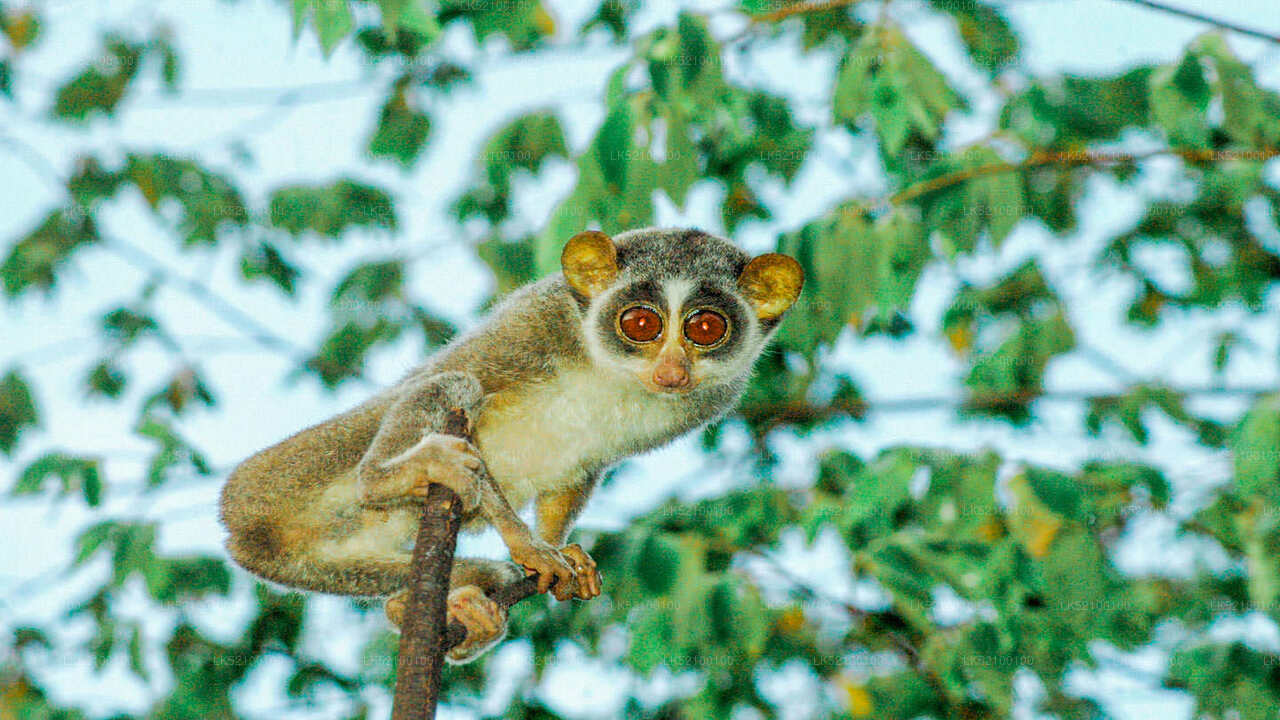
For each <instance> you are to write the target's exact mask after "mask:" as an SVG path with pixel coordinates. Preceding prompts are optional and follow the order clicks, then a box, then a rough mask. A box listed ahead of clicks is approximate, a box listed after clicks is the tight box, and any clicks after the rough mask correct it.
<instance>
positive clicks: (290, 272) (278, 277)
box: [240, 242, 301, 296]
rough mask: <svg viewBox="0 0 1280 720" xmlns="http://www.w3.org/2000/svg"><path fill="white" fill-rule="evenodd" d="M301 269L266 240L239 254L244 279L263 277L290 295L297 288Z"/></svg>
mask: <svg viewBox="0 0 1280 720" xmlns="http://www.w3.org/2000/svg"><path fill="white" fill-rule="evenodd" d="M300 274H301V271H300V270H298V268H297V267H296V266H294V265H293V264H291V263H290V262H289V261H288V260H286V259H285V257H284V255H282V254H281V253H280V249H279V248H277V247H276V246H275V245H273V244H271V243H268V242H260V243H258V244H256V245H253V246H250V247H249V248H247V249H246V250H245V252H244V254H243V255H241V256H240V276H241V277H243V278H244V279H245V280H259V279H265V280H268V281H270V282H271V283H272V284H274V285H275V286H276V287H278V288H280V290H281V291H282V292H283V293H284V294H285V295H289V296H292V295H293V294H294V292H295V291H296V290H297V281H298V276H299V275H300Z"/></svg>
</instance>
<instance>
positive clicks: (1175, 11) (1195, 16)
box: [1116, 0, 1280, 44]
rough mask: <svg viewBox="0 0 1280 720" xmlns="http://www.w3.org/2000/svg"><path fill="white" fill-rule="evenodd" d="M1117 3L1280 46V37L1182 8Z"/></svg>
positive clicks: (1137, 0)
mask: <svg viewBox="0 0 1280 720" xmlns="http://www.w3.org/2000/svg"><path fill="white" fill-rule="evenodd" d="M1116 2H1127V3H1131V4H1133V5H1141V6H1142V7H1145V8H1150V9H1152V10H1159V11H1160V12H1164V13H1169V14H1170V15H1177V16H1179V17H1184V18H1189V19H1191V20H1197V21H1199V22H1202V23H1207V24H1209V25H1213V26H1214V27H1219V28H1222V29H1223V30H1230V31H1231V32H1234V33H1240V34H1241V35H1248V36H1249V37H1255V38H1258V39H1260V40H1266V41H1267V42H1273V43H1277V44H1280V35H1273V34H1271V33H1269V32H1265V31H1263V30H1256V29H1254V28H1251V27H1245V26H1244V25H1237V24H1236V23H1233V22H1230V21H1228V20H1219V19H1218V18H1214V17H1209V16H1208V15H1204V14H1201V13H1198V12H1195V11H1193V10H1183V9H1182V8H1176V7H1172V6H1169V5H1165V4H1164V3H1159V2H1153V0H1116Z"/></svg>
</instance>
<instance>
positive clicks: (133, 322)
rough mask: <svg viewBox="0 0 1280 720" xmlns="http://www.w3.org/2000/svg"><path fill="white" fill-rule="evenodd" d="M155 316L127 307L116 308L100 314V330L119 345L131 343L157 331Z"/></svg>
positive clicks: (158, 329)
mask: <svg viewBox="0 0 1280 720" xmlns="http://www.w3.org/2000/svg"><path fill="white" fill-rule="evenodd" d="M159 331H160V326H159V324H157V323H156V320H155V318H153V317H151V316H150V315H143V314H141V313H137V312H134V311H133V310H130V309H128V308H116V309H115V310H112V311H111V312H108V313H107V314H106V315H103V316H102V332H103V334H104V335H106V336H107V337H108V338H110V339H111V340H113V341H115V342H117V343H120V344H121V345H125V346H127V345H132V344H133V343H134V342H136V341H137V340H138V338H140V337H143V336H146V335H154V334H157V333H159Z"/></svg>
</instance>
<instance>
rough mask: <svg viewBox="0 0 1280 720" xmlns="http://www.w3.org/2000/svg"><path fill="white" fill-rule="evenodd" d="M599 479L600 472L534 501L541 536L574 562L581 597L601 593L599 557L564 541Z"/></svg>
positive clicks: (572, 563)
mask: <svg viewBox="0 0 1280 720" xmlns="http://www.w3.org/2000/svg"><path fill="white" fill-rule="evenodd" d="M597 482H599V476H598V475H597V474H594V473H593V474H590V475H587V476H585V477H584V478H583V479H582V481H581V482H580V483H577V484H575V485H573V486H571V487H569V488H568V489H566V490H561V491H559V492H553V493H543V494H542V495H539V496H538V499H537V501H536V502H535V504H534V507H535V510H536V512H537V517H538V524H537V531H538V537H540V538H542V540H543V541H545V542H547V543H549V544H551V545H554V546H556V547H559V548H560V554H562V555H563V556H564V557H565V558H566V559H567V560H568V561H569V564H570V565H572V566H573V572H574V576H575V577H576V578H577V587H576V588H575V590H574V593H573V596H574V597H577V598H579V599H582V600H590V599H591V598H593V597H596V596H597V595H599V594H600V573H599V572H598V571H597V570H596V561H595V560H593V559H591V556H590V555H588V554H587V552H586V551H585V550H583V549H582V547H581V546H579V545H576V544H574V545H565V544H564V541H565V540H568V539H569V531H570V530H571V529H572V528H573V521H574V520H576V519H577V518H578V513H580V512H582V508H583V506H584V505H586V504H587V499H588V498H589V497H591V492H592V490H594V489H595V486H596V483H597ZM558 599H561V600H563V599H565V598H558Z"/></svg>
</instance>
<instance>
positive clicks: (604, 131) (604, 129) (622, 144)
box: [594, 104, 634, 192]
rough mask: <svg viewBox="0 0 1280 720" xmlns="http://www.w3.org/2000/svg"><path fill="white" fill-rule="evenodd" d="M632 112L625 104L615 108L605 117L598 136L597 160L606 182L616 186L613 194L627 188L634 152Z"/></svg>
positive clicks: (596, 145)
mask: <svg viewBox="0 0 1280 720" xmlns="http://www.w3.org/2000/svg"><path fill="white" fill-rule="evenodd" d="M631 132H632V120H631V111H630V109H629V108H627V106H626V105H625V104H621V105H617V106H614V107H613V108H612V109H610V111H609V114H608V115H606V116H605V119H604V124H603V125H602V126H600V132H599V133H598V134H597V135H596V139H595V141H594V142H595V151H596V159H597V160H598V161H599V163H600V172H601V174H602V175H603V176H604V180H605V182H607V183H610V184H611V185H613V186H614V189H613V190H612V192H618V190H619V189H621V188H625V187H626V186H627V167H628V166H629V165H630V164H631V156H632V153H633V152H634V151H633V150H632V148H631Z"/></svg>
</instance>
